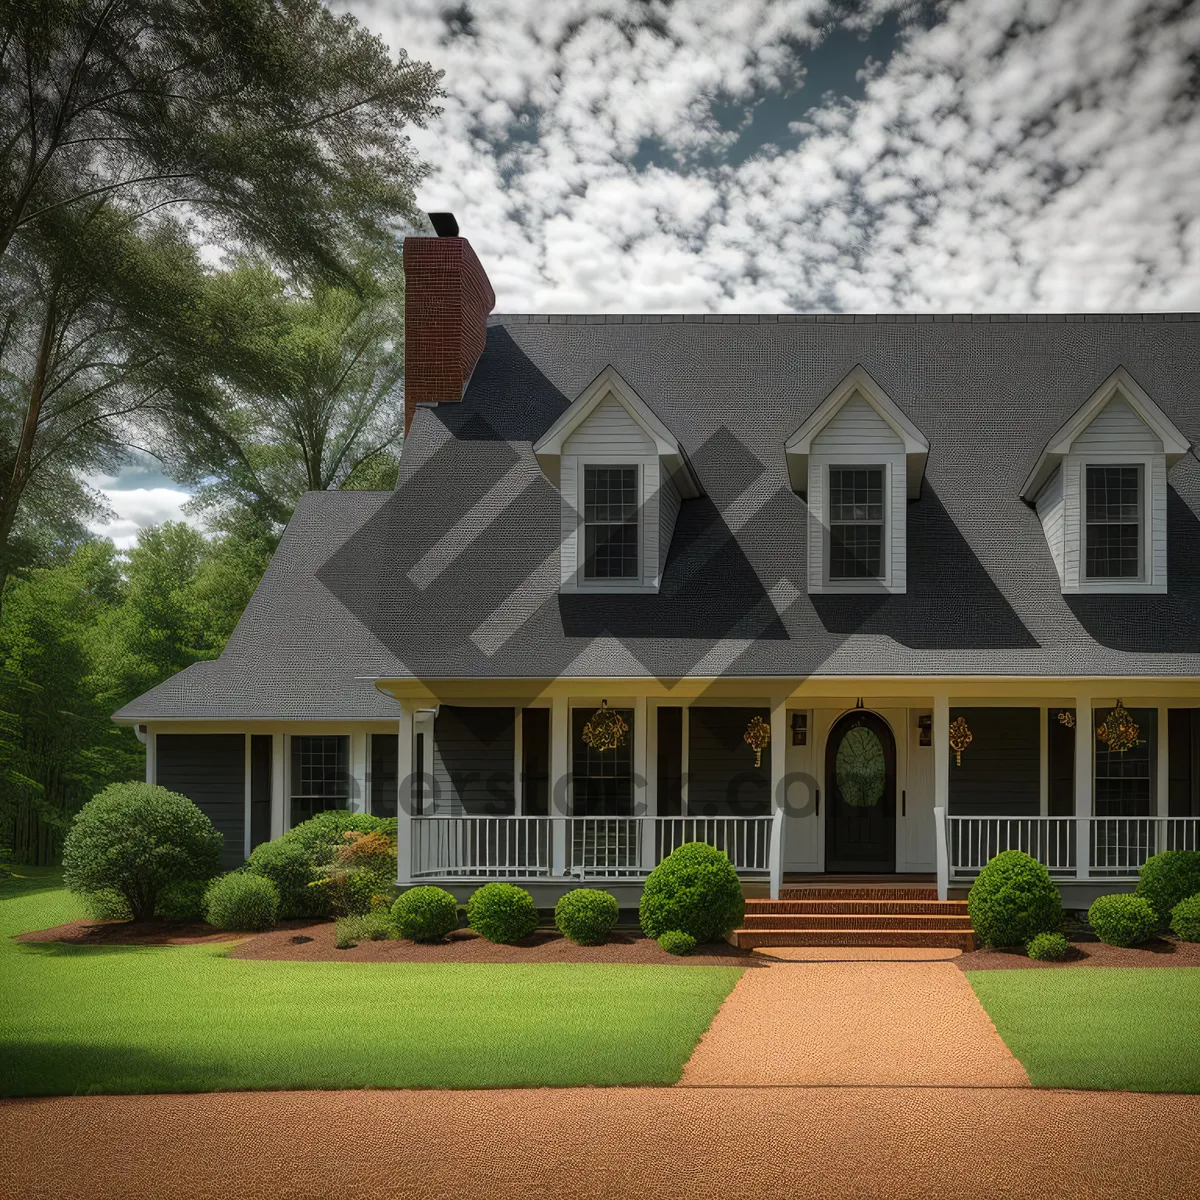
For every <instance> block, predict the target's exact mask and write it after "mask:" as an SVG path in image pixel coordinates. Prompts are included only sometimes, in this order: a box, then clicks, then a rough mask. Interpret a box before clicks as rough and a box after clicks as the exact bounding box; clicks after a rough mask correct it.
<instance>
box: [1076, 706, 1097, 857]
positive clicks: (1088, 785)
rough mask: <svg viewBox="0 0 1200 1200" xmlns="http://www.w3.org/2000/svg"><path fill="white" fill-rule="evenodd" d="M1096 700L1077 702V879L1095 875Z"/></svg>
mask: <svg viewBox="0 0 1200 1200" xmlns="http://www.w3.org/2000/svg"><path fill="white" fill-rule="evenodd" d="M1092 720H1093V717H1092V697H1091V696H1077V697H1076V698H1075V878H1076V879H1087V877H1088V876H1089V875H1090V874H1091V856H1092V843H1091V837H1090V836H1089V829H1090V817H1091V815H1092V793H1093V786H1094V785H1093V779H1092V776H1093V774H1094V771H1095V755H1094V754H1093V753H1092V746H1093V736H1094V735H1093V733H1092Z"/></svg>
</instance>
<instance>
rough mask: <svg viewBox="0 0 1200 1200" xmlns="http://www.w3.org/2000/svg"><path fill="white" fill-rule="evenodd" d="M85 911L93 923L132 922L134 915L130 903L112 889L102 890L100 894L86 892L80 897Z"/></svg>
mask: <svg viewBox="0 0 1200 1200" xmlns="http://www.w3.org/2000/svg"><path fill="white" fill-rule="evenodd" d="M79 900H80V903H81V904H82V905H83V911H84V912H86V913H87V915H88V916H89V917H91V918H92V920H93V921H132V920H133V913H132V912H130V910H129V901H128V900H126V899H125V897H124V896H122V895H121V893H120V892H117V891H114V890H113V889H112V888H102V889H101V890H100V891H98V892H84V893H82V894H81V895H80V897H79Z"/></svg>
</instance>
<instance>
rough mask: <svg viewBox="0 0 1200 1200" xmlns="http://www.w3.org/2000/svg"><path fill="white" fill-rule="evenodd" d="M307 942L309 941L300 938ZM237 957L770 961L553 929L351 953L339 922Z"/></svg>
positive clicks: (291, 927)
mask: <svg viewBox="0 0 1200 1200" xmlns="http://www.w3.org/2000/svg"><path fill="white" fill-rule="evenodd" d="M301 938H306V939H309V940H307V941H299V940H297V939H301ZM230 957H231V958H253V959H269V960H275V961H279V960H287V961H293V962H413V963H630V964H640V965H647V964H649V965H653V966H659V967H670V966H682V967H689V966H691V967H712V966H719V967H750V966H766V965H767V961H766V960H764V959H763V958H762V957H761V956H759V955H756V954H755V953H754V951H752V950H739V949H738V948H737V947H736V946H730V945H728V944H727V943H725V942H711V943H708V944H706V945H701V946H697V947H696V949H695V951H694V952H693V953H692V954H689V955H687V956H686V957H682V958H681V957H678V956H676V955H673V954H668V953H667V952H666V951H665V950H662V949H660V948H659V945H658V943H657V942H653V941H651V940H650V939H649V938H647V937H644V936H643V935H642V934H640V933H635V932H632V931H626V930H617V931H615V932H613V933H612V934H610V935H609V938H608V941H606V942H605V943H604V945H602V946H576V945H575V944H574V943H573V942H569V941H567V939H566V938H564V937H562V936H561V935H560V934H558V933H556V932H554V931H551V930H541V929H539V930H538V931H537V933H534V934H532V935H531V936H529V937H527V938H522V939H521V940H520V941H519V942H515V943H513V944H512V945H510V946H497V945H495V944H493V943H492V942H489V941H488V940H487V939H486V938H482V937H480V936H479V935H478V934H477V933H473V932H472V931H471V930H469V929H459V930H456V931H455V932H454V933H452V934H450V936H449V937H448V938H447V939H446V940H445V941H444V942H438V943H434V944H433V945H424V944H420V943H417V942H408V941H400V940H398V939H391V938H389V939H388V940H387V941H382V942H359V944H358V945H357V946H355V947H354V948H353V949H350V950H339V949H338V948H337V946H336V945H335V944H334V929H333V922H331V921H321V922H318V923H316V924H311V923H308V922H304V921H284V922H282V923H281V925H280V927H279V928H278V929H273V930H271V932H270V933H261V934H259V935H258V936H257V937H252V938H249V939H248V940H246V941H244V942H242V943H241V944H240V945H238V946H236V947H234V949H233V950H232V951H231V952H230Z"/></svg>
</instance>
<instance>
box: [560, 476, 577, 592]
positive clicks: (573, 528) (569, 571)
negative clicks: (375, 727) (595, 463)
mask: <svg viewBox="0 0 1200 1200" xmlns="http://www.w3.org/2000/svg"><path fill="white" fill-rule="evenodd" d="M559 471H560V474H559V487H560V488H561V489H562V548H561V550H560V554H561V555H562V581H563V583H564V584H573V583H574V582H575V573H576V570H577V561H578V557H579V521H580V514H579V511H578V509H577V507H576V503H577V501H576V497H577V496H578V495H579V460H578V459H577V458H575V457H574V456H573V455H569V454H564V455H563V457H562V465H561V467H560V468H559Z"/></svg>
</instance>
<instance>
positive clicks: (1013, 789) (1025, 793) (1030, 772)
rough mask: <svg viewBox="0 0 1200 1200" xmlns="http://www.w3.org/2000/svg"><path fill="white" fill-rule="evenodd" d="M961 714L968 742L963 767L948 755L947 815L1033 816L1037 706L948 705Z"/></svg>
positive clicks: (1035, 806)
mask: <svg viewBox="0 0 1200 1200" xmlns="http://www.w3.org/2000/svg"><path fill="white" fill-rule="evenodd" d="M958 717H965V718H966V720H967V725H968V727H969V728H970V730H971V734H972V739H973V740H972V742H971V744H970V745H969V746H968V747H967V748H966V749H965V750H964V751H963V752H962V765H961V766H959V765H957V764H956V763H955V761H954V751H953V750H947V751H946V753H948V754H949V755H950V814H951V815H952V816H956V817H1036V816H1037V815H1038V813H1039V812H1040V808H1041V799H1040V794H1039V791H1040V789H1039V780H1038V777H1039V760H1040V757H1041V742H1040V737H1041V732H1040V710H1039V709H1036V708H952V709H951V710H950V720H951V721H954V720H956V719H957V718H958Z"/></svg>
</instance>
